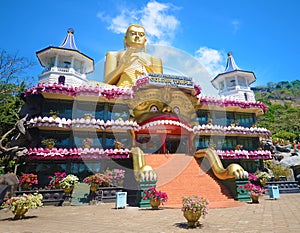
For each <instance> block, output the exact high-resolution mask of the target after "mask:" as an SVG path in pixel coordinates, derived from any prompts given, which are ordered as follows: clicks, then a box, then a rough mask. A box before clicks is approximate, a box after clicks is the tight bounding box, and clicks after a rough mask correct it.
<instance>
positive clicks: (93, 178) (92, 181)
mask: <svg viewBox="0 0 300 233" xmlns="http://www.w3.org/2000/svg"><path fill="white" fill-rule="evenodd" d="M83 182H85V183H88V184H89V185H90V190H91V192H96V191H97V189H98V188H99V186H101V185H102V183H103V182H104V179H103V175H102V174H100V173H96V174H93V175H90V176H87V177H85V178H84V179H83Z"/></svg>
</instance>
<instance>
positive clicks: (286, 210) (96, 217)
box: [0, 194, 300, 233]
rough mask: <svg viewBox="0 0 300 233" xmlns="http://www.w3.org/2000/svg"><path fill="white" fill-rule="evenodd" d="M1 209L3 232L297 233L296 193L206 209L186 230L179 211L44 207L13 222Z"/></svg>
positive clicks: (298, 208) (108, 206)
mask: <svg viewBox="0 0 300 233" xmlns="http://www.w3.org/2000/svg"><path fill="white" fill-rule="evenodd" d="M12 216H13V215H12V213H11V212H8V211H6V210H0V232H1V233H38V232H39V233H40V232H43V233H52V232H53V233H71V232H72V233H85V232H86V233H92V232H94V233H96V232H97V233H98V232H105V233H106V232H108V233H113V232H118V233H120V232H143V233H148V232H153V233H155V232H214V233H215V232H222V233H227V232H247V233H261V232H270V233H271V232H272V233H273V232H275V233H276V232H290V233H292V232H300V194H281V195H280V198H279V199H277V200H272V199H270V198H269V196H267V195H265V196H264V197H262V198H260V203H259V204H251V203H245V205H243V206H240V207H234V208H222V209H210V210H209V214H208V215H207V217H206V218H205V219H201V221H200V222H201V226H200V227H198V228H195V229H191V228H187V225H186V220H185V218H184V217H183V215H182V212H181V211H180V210H179V209H164V208H162V209H160V210H150V209H139V208H137V207H126V208H125V209H115V204H114V203H105V204H99V205H94V206H58V207H56V206H46V207H44V208H39V209H36V210H30V211H29V212H28V213H27V214H26V217H25V219H22V220H13V219H12Z"/></svg>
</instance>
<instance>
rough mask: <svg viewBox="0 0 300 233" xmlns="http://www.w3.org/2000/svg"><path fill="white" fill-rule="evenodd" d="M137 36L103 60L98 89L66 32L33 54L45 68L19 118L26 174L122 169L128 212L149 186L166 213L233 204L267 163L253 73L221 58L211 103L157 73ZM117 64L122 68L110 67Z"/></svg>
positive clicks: (187, 80) (156, 63)
mask: <svg viewBox="0 0 300 233" xmlns="http://www.w3.org/2000/svg"><path fill="white" fill-rule="evenodd" d="M143 30H144V29H143V27H141V26H139V25H131V26H130V27H129V28H128V30H127V33H126V35H125V41H126V46H125V47H126V49H125V50H124V51H120V52H109V53H108V54H107V55H106V64H105V66H106V68H105V69H106V70H105V74H104V75H105V77H103V80H106V81H105V83H104V84H103V83H95V82H90V81H89V80H88V79H87V78H86V75H87V74H88V73H91V72H93V71H94V61H93V59H91V58H89V57H88V56H87V55H85V54H84V53H82V52H80V50H78V48H77V47H76V45H75V39H74V31H73V30H72V29H69V30H68V32H67V36H66V37H65V39H64V41H63V42H62V44H61V45H60V46H58V47H53V46H49V47H47V48H45V49H43V50H40V51H38V52H37V53H36V55H37V57H38V60H39V61H40V64H41V66H42V67H44V70H43V72H42V74H40V75H39V81H38V84H37V85H36V86H34V87H32V88H30V89H28V90H26V91H25V93H24V95H25V99H26V103H25V105H24V107H23V109H22V111H21V115H23V116H25V115H26V114H28V117H27V121H26V123H25V126H26V128H27V130H28V133H29V134H30V135H31V137H30V140H28V141H27V142H26V146H27V148H28V153H27V154H26V156H25V157H24V160H25V161H26V164H27V165H26V171H27V172H35V173H37V174H38V175H39V184H40V185H46V183H47V182H48V179H47V178H48V176H49V175H52V174H53V173H54V172H56V171H65V172H67V173H69V174H75V175H77V176H78V177H79V178H80V179H81V180H82V179H83V178H84V177H85V176H87V175H88V174H92V173H97V172H102V171H104V170H105V169H106V168H107V167H110V168H112V167H116V168H123V169H125V170H126V173H125V182H124V187H123V188H124V190H127V191H128V192H129V193H130V195H129V197H128V198H129V199H130V200H128V202H129V203H130V204H136V205H139V203H140V205H141V200H140V197H139V191H140V190H141V189H142V187H144V186H143V185H144V184H146V183H147V182H149V183H150V184H154V185H156V187H157V188H159V189H160V190H162V191H165V192H167V193H168V196H169V200H168V202H167V203H165V206H169V207H178V206H180V205H181V198H182V197H183V196H187V195H199V196H205V197H206V198H207V199H208V200H209V201H210V202H211V206H212V207H226V206H234V205H235V203H236V202H238V201H237V200H240V201H241V200H242V201H243V198H244V197H243V195H242V193H243V190H242V189H243V188H240V185H243V184H244V183H243V182H246V181H247V174H248V172H254V171H256V169H258V168H262V166H263V163H262V161H263V160H266V159H267V160H268V159H272V154H271V152H270V151H267V150H263V149H262V148H261V145H260V139H261V138H269V137H270V131H269V130H267V129H265V128H258V127H257V126H256V120H257V118H258V117H259V116H261V115H263V114H264V113H265V112H266V111H267V107H266V105H265V104H263V103H261V102H258V101H256V100H255V96H254V93H253V92H252V91H251V90H250V84H251V83H253V82H254V81H255V80H256V78H255V75H254V73H253V72H249V71H243V70H241V69H239V68H238V66H237V65H236V63H235V61H234V59H233V56H232V54H231V53H230V54H229V55H228V60H227V66H226V69H225V71H224V73H221V74H219V75H217V76H216V77H215V78H214V79H213V80H212V81H211V82H212V84H213V86H214V87H215V88H216V89H218V91H219V95H220V96H219V97H207V96H203V95H201V87H200V86H199V85H198V84H197V83H195V82H194V81H193V79H192V78H191V77H185V76H179V75H168V74H164V73H163V61H161V60H160V59H159V58H156V57H151V56H150V55H148V54H146V52H145V49H144V48H145V41H143V37H144V36H145V35H144V31H143ZM130 33H131V34H130ZM134 33H135V34H134ZM129 35H130V36H129ZM134 36H135V37H138V39H136V38H135V39H134V41H135V42H134V43H133V42H132V41H133V40H132V37H134ZM133 55H134V56H133ZM122 56H127V63H126V64H124V65H122V64H120V62H121V61H119V60H116V59H118V58H119V57H122ZM191 69H192V67H191ZM244 200H247V197H246V198H245V199H244Z"/></svg>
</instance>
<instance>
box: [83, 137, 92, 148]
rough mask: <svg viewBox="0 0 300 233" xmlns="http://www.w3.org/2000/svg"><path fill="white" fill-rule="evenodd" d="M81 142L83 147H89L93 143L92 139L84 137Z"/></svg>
mask: <svg viewBox="0 0 300 233" xmlns="http://www.w3.org/2000/svg"><path fill="white" fill-rule="evenodd" d="M82 144H83V148H91V146H92V144H93V139H92V138H85V139H84V140H83V141H82Z"/></svg>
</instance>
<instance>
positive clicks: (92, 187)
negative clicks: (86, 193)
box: [90, 184, 99, 193]
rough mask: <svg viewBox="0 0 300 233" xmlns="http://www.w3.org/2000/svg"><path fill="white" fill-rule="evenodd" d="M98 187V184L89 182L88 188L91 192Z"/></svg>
mask: <svg viewBox="0 0 300 233" xmlns="http://www.w3.org/2000/svg"><path fill="white" fill-rule="evenodd" d="M98 188H99V184H91V186H90V190H91V192H93V193H94V192H96V191H97V190H98Z"/></svg>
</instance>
